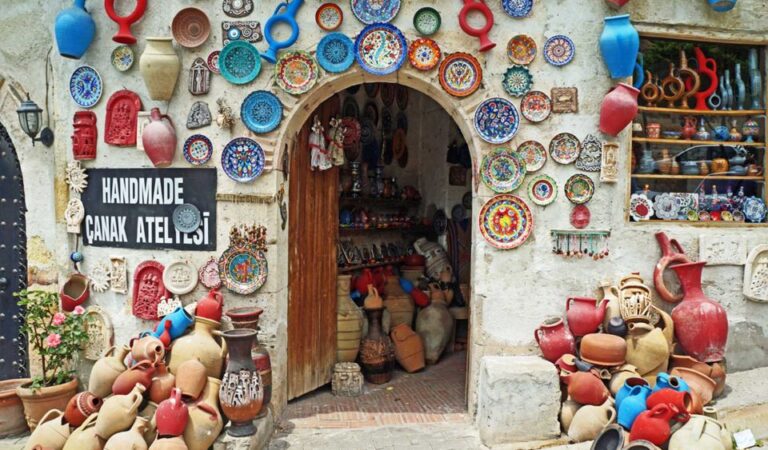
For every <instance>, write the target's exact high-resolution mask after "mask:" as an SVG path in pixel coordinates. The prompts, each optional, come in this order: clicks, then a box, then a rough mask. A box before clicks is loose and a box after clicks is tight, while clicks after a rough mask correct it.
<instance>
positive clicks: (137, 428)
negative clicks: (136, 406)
mask: <svg viewBox="0 0 768 450" xmlns="http://www.w3.org/2000/svg"><path fill="white" fill-rule="evenodd" d="M148 428H149V421H148V420H147V419H145V418H143V417H136V420H135V421H134V422H133V426H132V427H131V429H130V430H127V431H123V432H120V433H117V434H114V435H112V437H111V438H109V440H108V441H107V443H106V445H105V446H104V450H147V443H146V441H144V433H145V432H146V431H147V429H148Z"/></svg>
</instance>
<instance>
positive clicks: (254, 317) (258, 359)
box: [203, 306, 272, 419]
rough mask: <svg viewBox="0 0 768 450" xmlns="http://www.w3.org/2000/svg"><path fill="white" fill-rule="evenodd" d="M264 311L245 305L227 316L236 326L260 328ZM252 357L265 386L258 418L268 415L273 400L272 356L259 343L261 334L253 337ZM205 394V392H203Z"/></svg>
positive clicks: (231, 310)
mask: <svg viewBox="0 0 768 450" xmlns="http://www.w3.org/2000/svg"><path fill="white" fill-rule="evenodd" d="M263 312H264V310H262V309H261V308H255V307H251V306H245V307H240V308H234V309H230V310H229V311H227V316H228V317H229V318H230V319H231V320H232V326H233V327H234V328H238V329H240V328H247V329H251V330H258V329H259V316H261V314H262V313H263ZM251 359H253V364H254V365H255V366H256V370H258V371H259V375H261V384H262V386H264V402H263V403H262V406H261V412H260V413H259V415H258V416H256V418H257V419H258V418H261V417H264V416H266V415H267V410H268V407H269V404H270V402H271V401H272V358H271V357H270V356H269V350H267V347H265V346H264V345H261V343H259V335H258V332H257V334H256V335H255V336H254V337H253V344H252V345H251ZM203 395H205V392H203Z"/></svg>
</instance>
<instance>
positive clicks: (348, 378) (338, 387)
mask: <svg viewBox="0 0 768 450" xmlns="http://www.w3.org/2000/svg"><path fill="white" fill-rule="evenodd" d="M331 391H332V392H333V395H339V396H342V397H357V396H358V395H360V394H362V393H363V373H362V372H361V371H360V366H359V365H358V364H357V363H353V362H341V363H336V365H334V366H333V380H332V381H331Z"/></svg>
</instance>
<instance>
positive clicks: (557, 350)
mask: <svg viewBox="0 0 768 450" xmlns="http://www.w3.org/2000/svg"><path fill="white" fill-rule="evenodd" d="M533 337H534V339H536V343H537V344H539V348H540V349H541V353H542V354H543V355H544V359H546V360H547V361H550V362H555V361H557V360H558V359H560V357H561V356H563V355H565V354H567V353H570V354H575V353H576V340H575V339H574V337H573V334H571V332H570V331H569V330H568V328H566V326H565V323H563V319H560V318H555V319H549V320H547V321H545V322H544V323H542V324H541V325H539V328H536V330H535V331H534V332H533Z"/></svg>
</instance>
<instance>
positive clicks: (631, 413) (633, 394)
mask: <svg viewBox="0 0 768 450" xmlns="http://www.w3.org/2000/svg"><path fill="white" fill-rule="evenodd" d="M649 395H651V388H650V387H648V386H635V387H633V388H632V389H631V390H630V391H629V394H628V395H627V396H626V398H624V399H623V401H622V402H621V407H619V408H618V410H619V414H618V419H617V422H619V425H621V426H622V427H624V428H626V429H628V430H629V429H630V428H632V424H633V423H635V419H636V418H637V416H639V415H640V413H641V412H643V411H645V410H646V409H648V407H647V406H646V404H645V403H646V400H648V396H649Z"/></svg>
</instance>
